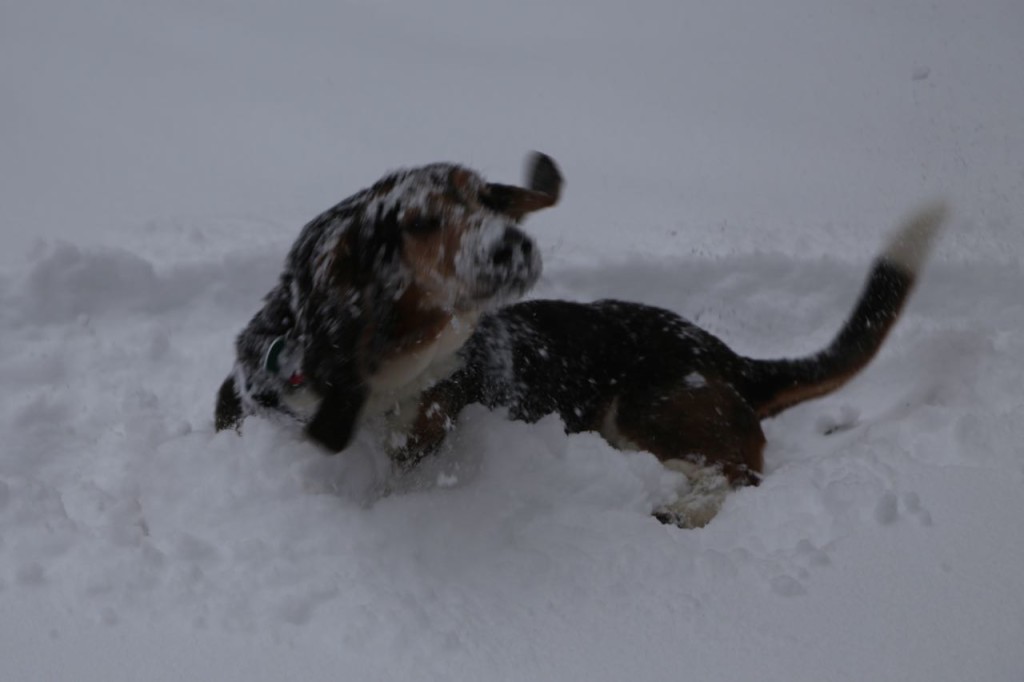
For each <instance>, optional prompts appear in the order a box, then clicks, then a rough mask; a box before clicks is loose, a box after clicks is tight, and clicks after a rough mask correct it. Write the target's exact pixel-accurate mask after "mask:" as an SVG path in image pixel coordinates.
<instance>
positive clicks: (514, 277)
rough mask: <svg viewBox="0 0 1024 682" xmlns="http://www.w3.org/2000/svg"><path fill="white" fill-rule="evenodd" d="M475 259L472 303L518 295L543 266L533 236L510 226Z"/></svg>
mask: <svg viewBox="0 0 1024 682" xmlns="http://www.w3.org/2000/svg"><path fill="white" fill-rule="evenodd" d="M474 261H475V263H474V266H475V267H473V268H472V269H473V270H474V273H473V276H472V277H471V280H472V286H471V287H470V290H471V291H472V296H471V297H472V299H473V303H474V305H475V306H479V305H480V304H495V305H497V304H500V303H504V302H507V301H509V300H512V299H516V298H519V297H520V296H522V295H523V294H525V293H526V292H527V291H529V290H530V289H531V288H532V287H533V285H534V284H536V283H537V280H538V279H539V278H540V274H541V270H542V268H543V266H542V263H541V257H540V250H539V249H538V248H537V245H536V244H535V243H534V241H533V239H531V238H530V237H529V236H528V235H527V234H526V233H525V232H523V231H522V230H520V229H519V228H518V227H511V226H509V227H506V228H505V229H504V231H503V233H502V235H501V237H500V238H499V239H496V240H494V241H493V242H491V243H490V244H488V245H487V247H486V248H484V249H481V250H480V251H479V252H478V253H477V254H476V258H474Z"/></svg>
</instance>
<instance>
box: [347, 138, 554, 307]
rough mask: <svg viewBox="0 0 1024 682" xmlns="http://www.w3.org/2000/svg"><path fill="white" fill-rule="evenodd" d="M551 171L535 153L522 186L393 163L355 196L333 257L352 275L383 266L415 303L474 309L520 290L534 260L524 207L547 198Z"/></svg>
mask: <svg viewBox="0 0 1024 682" xmlns="http://www.w3.org/2000/svg"><path fill="white" fill-rule="evenodd" d="M561 181H562V180H561V175H560V174H559V172H558V169H557V168H556V167H555V165H554V162H553V161H552V160H551V159H550V158H549V157H547V156H544V155H542V154H534V155H533V156H532V157H531V159H530V160H529V167H528V179H527V184H528V186H527V187H515V186H511V185H502V184H498V183H490V182H487V181H485V180H484V179H483V178H482V177H480V175H478V174H477V173H475V172H474V171H472V170H470V169H468V168H465V167H462V166H458V165H454V164H446V163H438V164H431V165H429V166H423V167H420V168H414V169H409V170H403V171H398V172H396V173H393V174H391V175H388V176H386V177H384V178H383V179H381V180H380V181H378V182H377V183H376V184H375V185H374V186H373V187H371V188H370V189H369V190H367V192H366V193H365V194H364V195H363V196H362V197H361V198H362V202H361V203H362V206H361V210H360V213H361V215H360V216H359V219H358V221H357V224H356V226H354V230H353V231H350V232H349V233H348V234H347V235H346V238H345V239H343V240H342V241H341V243H339V245H338V249H339V250H341V251H342V252H344V256H346V257H344V258H341V259H339V264H341V263H342V262H344V263H346V264H347V267H349V268H350V269H351V273H352V274H353V276H355V277H356V278H357V279H363V280H364V281H365V280H366V278H361V277H359V273H366V274H369V273H372V276H371V277H370V278H371V279H373V278H376V279H377V280H378V282H379V278H380V276H381V273H382V272H389V273H393V275H392V276H393V277H394V278H396V279H395V281H394V282H392V283H391V284H393V285H394V288H395V289H397V290H400V291H401V292H402V295H409V294H411V295H413V296H414V297H415V298H416V300H417V305H419V306H420V307H422V308H433V309H443V310H448V311H452V312H464V311H476V310H481V309H484V308H488V307H491V306H493V305H495V304H498V303H501V302H503V301H507V300H509V299H513V298H516V297H519V296H521V295H522V294H524V293H525V292H526V291H527V290H528V289H529V288H530V287H532V286H533V284H534V283H535V282H536V281H537V278H538V277H539V276H540V272H541V258H540V254H539V252H538V249H537V248H536V246H535V244H534V242H533V240H532V239H531V238H530V237H529V236H527V235H526V233H525V232H523V231H522V230H521V229H520V228H519V223H520V222H521V221H522V219H523V218H524V217H525V216H526V215H527V214H528V213H531V212H533V211H537V210H539V209H542V208H546V207H549V206H553V205H554V204H555V203H556V202H557V201H558V196H559V193H560V190H561Z"/></svg>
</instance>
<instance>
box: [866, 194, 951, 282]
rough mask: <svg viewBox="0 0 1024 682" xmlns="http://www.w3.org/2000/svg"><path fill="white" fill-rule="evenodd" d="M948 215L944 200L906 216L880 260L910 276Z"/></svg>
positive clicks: (928, 251) (913, 273)
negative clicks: (904, 271)
mask: <svg viewBox="0 0 1024 682" xmlns="http://www.w3.org/2000/svg"><path fill="white" fill-rule="evenodd" d="M948 216H949V208H948V207H947V206H946V203H945V202H944V201H934V202H932V203H929V204H926V205H924V206H923V207H922V208H920V209H918V210H917V212H915V213H913V214H912V215H911V216H910V217H909V218H907V220H905V221H904V222H903V224H902V225H901V226H900V228H899V229H898V230H897V231H896V233H895V234H894V235H893V236H892V238H891V239H890V241H889V244H888V245H887V246H886V248H885V251H884V252H883V253H882V260H885V261H887V262H889V263H892V264H893V265H896V266H897V267H899V268H901V269H903V270H906V271H907V272H909V273H910V274H911V275H915V274H917V272H918V270H920V269H921V265H922V264H923V263H924V260H925V258H927V257H928V254H929V253H930V252H931V247H932V244H933V243H934V241H935V235H937V234H938V232H939V228H940V227H942V223H943V222H945V220H946V218H947V217H948Z"/></svg>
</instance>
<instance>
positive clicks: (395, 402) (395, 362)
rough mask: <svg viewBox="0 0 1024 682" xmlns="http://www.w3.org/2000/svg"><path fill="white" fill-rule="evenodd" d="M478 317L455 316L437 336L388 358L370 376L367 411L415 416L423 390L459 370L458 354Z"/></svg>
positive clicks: (403, 417)
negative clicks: (415, 403) (457, 368)
mask: <svg viewBox="0 0 1024 682" xmlns="http://www.w3.org/2000/svg"><path fill="white" fill-rule="evenodd" d="M476 317H477V316H476V315H473V316H462V317H452V319H451V320H449V321H448V323H447V324H445V326H444V327H443V328H442V329H441V332H440V333H439V334H438V335H437V336H436V337H434V338H432V339H427V340H424V341H423V342H421V343H419V344H418V345H416V346H415V347H413V348H411V349H410V350H409V351H407V352H405V353H403V354H402V355H400V356H398V357H396V358H393V359H392V360H389V361H387V362H385V363H384V364H383V365H382V366H381V368H380V370H379V371H378V372H377V373H376V374H374V375H373V376H372V377H370V380H369V385H370V397H369V399H368V401H367V404H366V409H365V412H364V415H365V416H366V417H369V418H372V417H374V416H377V415H381V414H384V413H395V414H396V415H397V416H401V417H402V419H401V421H406V419H411V418H412V416H413V415H414V414H415V412H414V407H415V405H414V404H413V403H414V401H415V400H416V398H417V397H418V396H419V394H420V393H421V392H422V391H423V390H424V389H425V388H427V387H428V386H430V385H431V384H433V383H434V382H436V381H438V380H439V379H443V378H444V377H446V376H448V375H449V374H451V373H452V372H453V371H455V369H456V366H457V364H458V357H457V355H456V354H457V353H458V350H459V349H460V348H461V347H462V345H463V344H464V343H465V342H466V340H467V339H468V338H469V337H470V335H471V334H472V333H473V328H474V327H475V326H476ZM409 413H413V415H410V414H409Z"/></svg>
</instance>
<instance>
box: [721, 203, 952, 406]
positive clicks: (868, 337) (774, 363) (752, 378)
mask: <svg viewBox="0 0 1024 682" xmlns="http://www.w3.org/2000/svg"><path fill="white" fill-rule="evenodd" d="M946 215H947V210H946V206H945V205H944V204H943V203H940V202H937V203H934V204H930V205H928V206H926V207H924V208H922V209H921V210H919V211H918V212H917V213H915V214H913V215H912V216H911V217H910V218H909V219H908V220H907V221H906V222H905V223H904V224H903V225H902V227H900V229H899V230H898V231H897V232H896V234H894V235H893V237H892V239H891V241H890V242H889V244H888V246H887V247H886V249H885V251H883V252H882V254H881V255H880V256H878V258H877V259H876V260H875V263H874V265H873V266H872V268H871V272H870V274H869V275H868V279H867V283H866V284H865V286H864V290H863V291H862V292H861V295H860V298H859V299H858V300H857V303H856V305H855V306H854V308H853V313H852V314H851V315H850V317H849V319H847V321H846V324H844V325H843V328H842V329H841V330H840V331H839V334H837V335H836V337H835V339H833V341H832V343H831V344H829V346H828V347H827V348H825V349H824V350H822V351H820V352H818V353H816V354H814V355H811V356H808V357H805V358H799V359H793V360H752V359H745V360H744V365H743V367H742V370H741V371H742V373H743V374H744V375H745V376H744V378H743V379H742V380H741V381H739V382H737V383H738V385H739V386H742V387H743V388H742V391H743V393H744V398H746V400H747V402H748V403H749V404H750V405H751V406H752V407H753V408H754V409H755V410H756V411H757V414H758V416H759V417H760V418H762V419H764V418H765V417H771V416H772V415H775V414H778V413H779V412H781V411H783V410H785V409H787V408H789V407H792V406H793V405H796V404H797V403H802V402H803V401H805V400H810V399H811V398H817V397H819V396H822V395H825V394H826V393H830V392H831V391H834V390H836V389H837V388H839V387H840V386H842V385H843V384H845V383H846V382H847V381H849V380H850V379H852V378H853V377H854V375H856V374H857V372H859V371H860V370H862V369H863V368H864V367H865V366H866V365H867V364H868V363H869V362H870V361H871V359H872V358H873V357H874V356H875V354H876V353H877V352H878V349H879V347H880V346H881V345H882V341H884V340H885V337H886V335H887V334H888V333H889V330H890V329H892V327H893V325H894V324H895V323H896V320H897V319H898V318H899V315H900V312H901V311H902V309H903V305H904V304H905V303H906V301H907V298H908V297H909V295H910V292H911V290H912V289H913V288H914V283H915V281H916V280H917V276H918V273H919V272H920V269H921V266H922V265H923V264H924V261H925V259H926V257H927V256H928V253H929V251H930V249H931V245H932V243H933V241H934V238H935V236H936V234H937V233H938V230H939V227H940V226H941V225H942V223H943V221H944V220H945V218H946Z"/></svg>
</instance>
